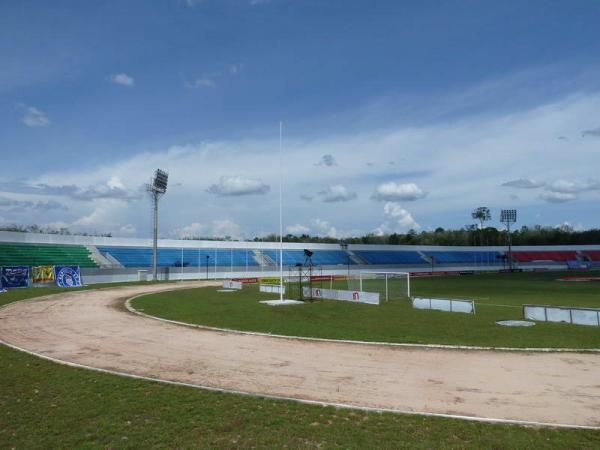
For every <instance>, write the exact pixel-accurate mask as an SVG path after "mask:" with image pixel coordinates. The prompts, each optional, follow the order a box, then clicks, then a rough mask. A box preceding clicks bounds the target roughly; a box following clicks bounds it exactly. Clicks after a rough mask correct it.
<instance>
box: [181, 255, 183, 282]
mask: <svg viewBox="0 0 600 450" xmlns="http://www.w3.org/2000/svg"><path fill="white" fill-rule="evenodd" d="M181 281H183V247H181Z"/></svg>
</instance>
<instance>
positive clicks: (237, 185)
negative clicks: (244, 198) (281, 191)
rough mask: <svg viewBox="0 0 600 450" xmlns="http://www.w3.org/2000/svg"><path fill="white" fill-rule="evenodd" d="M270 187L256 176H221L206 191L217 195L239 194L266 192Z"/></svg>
mask: <svg viewBox="0 0 600 450" xmlns="http://www.w3.org/2000/svg"><path fill="white" fill-rule="evenodd" d="M269 189H270V187H269V186H268V185H266V184H264V183H263V182H262V181H261V180H259V179H256V178H246V177H243V176H239V175H238V176H223V177H221V178H220V179H219V182H218V183H215V184H212V185H211V186H210V187H209V188H208V192H210V193H211V194H215V195H219V196H239V195H252V194H266V193H267V192H269Z"/></svg>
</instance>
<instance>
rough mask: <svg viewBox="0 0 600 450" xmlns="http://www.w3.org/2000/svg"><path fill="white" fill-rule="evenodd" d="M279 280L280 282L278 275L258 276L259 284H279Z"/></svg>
mask: <svg viewBox="0 0 600 450" xmlns="http://www.w3.org/2000/svg"><path fill="white" fill-rule="evenodd" d="M280 282H281V279H280V278H279V277H261V278H260V283H261V284H279V283H280Z"/></svg>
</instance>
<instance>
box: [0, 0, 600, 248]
mask: <svg viewBox="0 0 600 450" xmlns="http://www.w3.org/2000/svg"><path fill="white" fill-rule="evenodd" d="M598 23H600V4H599V3H597V2H595V1H571V2H551V1H544V2H541V1H539V2H536V1H533V2H521V1H518V2H517V1H516V2H510V1H508V2H492V1H490V2H484V1H454V2H439V1H438V2H426V1H421V2H398V1H390V2H386V1H376V2H373V1H364V2H363V1H327V2H323V1H291V0H220V1H217V0H163V1H155V2H147V1H144V2H142V1H139V2H135V1H129V2H110V1H106V2H60V1H58V2H51V3H50V2H33V1H31V2H29V1H18V2H17V1H5V2H2V3H1V4H0V43H1V45H0V67H1V69H0V155H1V161H2V163H1V168H2V170H1V171H0V224H9V223H21V224H30V223H37V224H42V225H50V226H68V227H69V228H71V229H73V230H77V231H97V232H109V231H110V232H113V233H114V234H116V235H122V236H139V237H147V236H149V232H150V221H149V218H150V215H149V202H148V200H147V198H146V197H145V196H144V194H143V192H142V191H141V186H142V185H143V183H144V182H146V181H147V180H148V178H149V177H150V175H151V173H152V171H153V170H154V169H155V168H157V167H161V168H164V169H167V170H169V172H170V174H171V183H172V184H171V187H170V189H169V192H168V194H167V196H166V197H165V199H164V200H163V202H162V205H161V209H162V212H163V214H162V229H161V234H163V235H164V236H169V237H176V236H179V235H189V234H201V235H223V234H228V235H232V236H235V237H244V236H246V237H252V236H254V235H256V234H263V233H268V232H273V231H276V230H277V218H278V214H277V194H278V167H279V166H278V156H277V151H278V122H279V121H280V120H282V121H283V122H284V152H285V157H284V179H285V183H284V188H285V192H284V197H285V201H286V208H285V224H286V228H288V230H289V231H290V232H296V233H299V232H310V233H314V234H321V235H332V236H344V235H348V234H355V233H366V232H376V233H382V232H392V231H399V232H402V231H406V230H408V229H409V228H417V229H429V228H435V227H437V226H444V227H461V226H463V225H465V224H467V223H470V222H471V220H470V211H471V210H472V209H474V208H475V207H477V206H481V205H486V206H489V207H490V208H492V210H493V213H494V215H495V216H498V214H499V209H500V208H503V207H516V208H518V209H519V214H520V220H519V222H520V224H522V225H523V224H527V225H529V224H534V223H540V224H544V225H551V226H554V225H558V224H562V223H565V222H568V223H570V224H571V225H573V226H575V227H583V228H588V227H596V226H598V219H600V214H599V212H598V211H599V210H598V207H597V205H598V200H600V176H599V175H598V174H597V172H598V170H597V167H598V166H599V163H600V109H599V108H600V76H599V75H600V64H599V63H600V61H598V59H599V57H598V55H600V27H598ZM496 219H497V217H496ZM493 224H494V225H497V220H495V223H493Z"/></svg>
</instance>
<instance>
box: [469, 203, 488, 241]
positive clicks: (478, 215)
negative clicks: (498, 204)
mask: <svg viewBox="0 0 600 450" xmlns="http://www.w3.org/2000/svg"><path fill="white" fill-rule="evenodd" d="M471 217H472V218H473V219H475V220H479V245H483V239H482V237H483V226H484V224H485V222H487V221H488V220H491V218H492V214H491V213H490V208H488V207H487V206H480V207H478V208H475V209H474V210H473V212H472V213H471Z"/></svg>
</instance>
